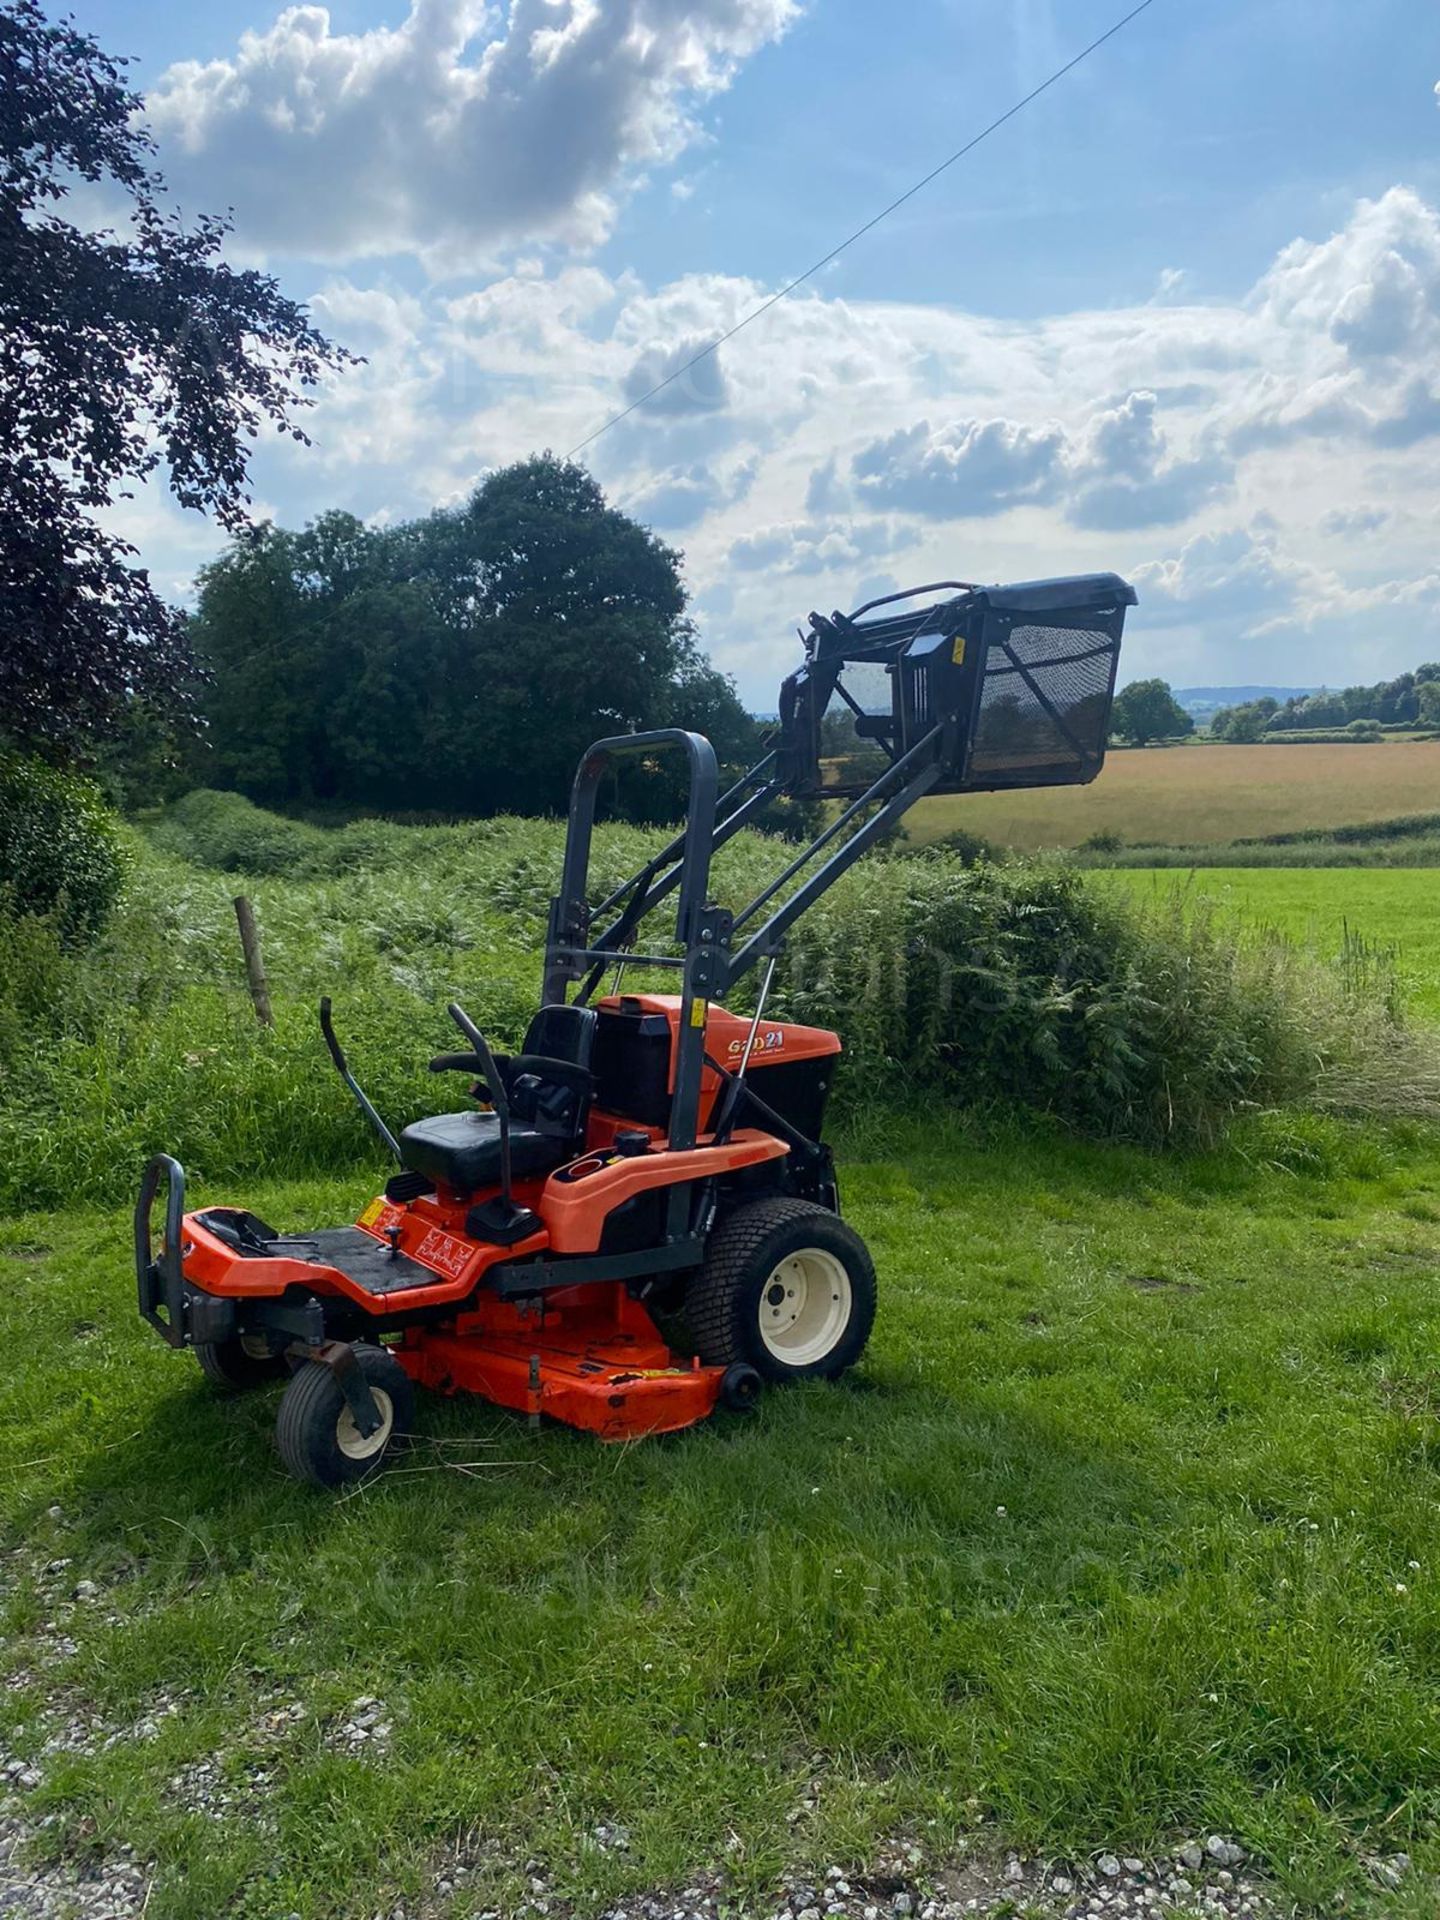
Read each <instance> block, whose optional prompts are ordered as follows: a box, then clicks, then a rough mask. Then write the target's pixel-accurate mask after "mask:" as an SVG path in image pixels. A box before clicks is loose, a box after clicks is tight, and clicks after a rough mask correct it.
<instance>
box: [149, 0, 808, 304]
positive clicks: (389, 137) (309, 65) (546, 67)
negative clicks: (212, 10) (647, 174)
mask: <svg viewBox="0 0 1440 1920" xmlns="http://www.w3.org/2000/svg"><path fill="white" fill-rule="evenodd" d="M797 11H798V0H690V3H689V4H687V5H685V6H677V5H674V4H672V3H671V0H603V4H602V0H512V3H511V5H510V7H509V10H508V16H507V17H506V18H505V20H504V21H503V24H501V23H499V22H498V18H497V10H496V9H494V8H492V7H489V6H487V5H484V4H482V0H411V10H410V14H409V17H408V19H406V20H405V21H404V23H403V24H402V25H400V26H398V27H394V28H391V27H375V28H372V29H370V30H369V31H367V32H361V33H333V32H332V31H331V28H330V16H329V14H328V12H327V11H326V9H325V8H324V7H320V6H295V7H288V8H286V9H285V11H284V12H282V13H281V14H280V15H279V16H278V17H277V18H276V19H275V21H274V22H273V24H272V25H270V26H269V27H268V28H265V29H264V30H262V31H259V32H247V33H244V34H242V35H241V37H240V41H239V44H238V46H237V47H236V49H235V51H234V53H233V54H232V55H230V56H229V57H228V58H226V59H220V60H211V61H207V62H199V61H188V60H187V61H181V62H179V63H178V64H176V65H174V66H172V67H170V68H168V69H167V70H166V72H165V73H163V74H162V75H161V76H160V79H159V80H158V81H157V82H156V84H155V85H154V87H152V89H151V90H150V93H149V96H148V101H147V110H148V113H149V117H150V120H151V122H152V124H153V126H154V128H155V130H156V132H157V134H158V135H159V136H160V138H161V140H162V142H163V144H164V148H165V158H166V165H167V169H168V171H169V173H170V175H171V177H172V179H173V181H174V184H175V185H176V187H177V188H178V189H179V190H180V192H181V194H182V196H183V197H185V198H186V199H190V198H192V197H193V198H194V199H195V200H196V201H198V202H199V203H201V204H204V205H221V206H223V205H225V204H227V203H229V204H233V206H234V208H235V211H236V217H237V222H238V225H239V230H240V233H241V235H242V237H243V238H244V239H246V240H247V241H249V242H251V243H252V244H254V245H256V246H258V247H260V248H262V249H264V250H266V251H268V252H274V253H281V254H292V255H299V256H302V257H304V258H307V259H322V260H334V259H354V258H358V257H361V256H365V255H378V254H391V253H402V252H404V253H410V252H413V253H418V254H421V255H422V256H424V257H425V258H426V260H427V261H428V262H429V263H430V265H431V266H432V268H434V269H435V270H437V271H454V270H456V269H459V268H461V267H464V266H466V265H469V264H473V263H474V262H476V261H478V260H483V259H485V258H486V257H488V256H491V255H493V254H494V253H495V252H496V250H497V249H500V248H503V247H504V246H506V245H508V244H511V243H513V242H515V241H516V240H518V239H521V238H523V239H525V240H526V241H528V242H531V243H533V241H534V239H535V238H536V237H537V236H549V237H553V238H555V239H558V240H561V241H564V242H567V243H569V244H574V245H591V244H594V243H595V242H597V241H599V240H601V239H603V238H604V236H605V235H606V233H608V231H609V230H610V227H611V224H612V222H613V220H614V217H615V213H616V207H617V202H618V199H619V197H620V196H621V195H622V194H623V193H624V191H625V190H626V188H627V187H628V186H629V185H630V184H631V183H632V182H633V181H634V179H635V178H636V176H637V174H638V173H639V172H641V171H642V170H643V169H644V168H646V167H649V166H652V165H656V164H660V163H664V162H666V161H669V160H672V159H674V158H675V157H676V156H677V155H678V154H679V153H680V152H682V151H683V150H684V148H685V147H686V146H687V145H688V144H689V143H690V141H691V140H692V139H693V138H694V137H695V135H696V132H697V125H696V121H695V118H694V115H695V111H696V108H697V107H698V106H699V105H700V104H701V103H703V102H704V101H705V100H706V99H707V98H709V97H710V96H713V95H714V94H716V93H718V92H719V91H721V90H722V89H723V88H725V87H726V86H727V85H728V84H729V82H730V80H731V79H732V77H733V76H734V74H735V72H736V71H737V69H738V68H739V67H740V66H741V65H742V64H743V63H744V62H745V61H746V60H747V59H749V58H750V57H751V56H752V55H754V54H755V53H756V52H758V51H759V49H760V48H762V47H763V46H765V45H766V44H767V43H768V42H770V41H772V40H775V39H777V38H778V37H779V36H780V35H781V34H782V33H783V32H784V31H785V30H786V28H787V27H788V26H789V24H790V23H791V21H792V20H793V19H794V18H795V16H796V13H797Z"/></svg>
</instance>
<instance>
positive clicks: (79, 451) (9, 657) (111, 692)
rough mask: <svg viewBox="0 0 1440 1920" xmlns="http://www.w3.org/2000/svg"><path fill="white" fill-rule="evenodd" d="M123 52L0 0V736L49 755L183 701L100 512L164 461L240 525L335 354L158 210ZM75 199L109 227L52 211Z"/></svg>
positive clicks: (208, 242) (287, 305)
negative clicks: (268, 444)
mask: <svg viewBox="0 0 1440 1920" xmlns="http://www.w3.org/2000/svg"><path fill="white" fill-rule="evenodd" d="M125 65H126V63H125V62H124V61H122V60H117V59H112V58H111V57H109V56H108V55H107V54H105V53H104V52H103V51H102V50H101V48H100V47H99V46H98V45H97V44H96V42H95V41H94V40H93V39H91V38H90V36H89V35H88V34H85V33H82V32H80V31H79V30H78V29H77V28H76V27H75V26H74V25H73V23H71V22H68V21H66V22H62V23H60V24H59V25H55V24H52V23H51V22H49V21H47V20H46V18H45V17H44V15H43V14H42V13H41V11H40V9H39V8H38V7H37V6H36V5H35V4H34V0H0V735H4V736H8V738H9V739H11V740H12V741H14V742H16V743H18V744H20V745H23V746H26V747H31V748H35V749H38V750H40V751H42V752H47V753H49V754H51V755H52V756H64V755H66V754H70V753H74V752H77V751H84V750H85V749H86V748H87V747H88V746H90V745H92V744H96V743H99V742H101V741H103V740H105V739H106V738H107V737H108V736H110V735H111V734H112V733H113V732H114V730H115V729H116V728H117V727H119V726H120V725H121V724H123V720H124V716H125V714H126V713H127V711H129V710H131V709H132V707H133V705H134V704H135V703H137V702H143V703H144V706H145V707H146V709H148V710H150V711H152V712H154V713H155V714H156V715H157V718H161V719H162V720H169V721H173V720H175V719H176V718H181V719H183V718H184V716H185V715H186V713H187V712H188V710H189V708H190V705H191V703H192V701H193V699H194V690H195V686H196V680H197V675H196V670H195V664H194V661H193V660H192V657H191V654H190V649H189V646H188V644H187V641H186V634H185V621H184V618H183V616H182V615H180V614H178V613H177V612H176V611H175V610H174V609H172V608H170V607H168V606H167V605H166V604H165V603H164V601H163V600H162V599H161V598H160V596H159V595H158V594H157V593H156V591H155V589H154V587H153V585H152V584H151V581H150V578H149V575H148V574H147V573H146V571H145V569H144V568H143V567H142V566H140V565H138V564H137V559H138V556H137V553H136V549H135V548H134V547H133V546H132V545H131V544H130V543H128V542H127V541H125V540H124V539H122V538H120V537H118V536H117V534H116V533H115V532H114V531H113V530H111V529H110V528H108V527H107V526H106V525H105V524H104V513H105V509H106V508H107V507H109V506H111V505H112V504H113V503H114V502H115V501H117V500H120V499H123V498H125V497H127V496H128V495H130V494H131V493H133V491H134V489H135V487H136V486H137V485H138V484H141V483H143V482H144V481H145V480H146V479H147V478H148V477H149V476H151V475H152V474H159V473H163V474H165V475H167V476H168V479H169V483H170V486H171V488H172V489H173V491H174V493H175V496H176V498H177V499H179V500H180V501H181V503H182V504H183V505H185V506H187V507H192V508H196V509H198V510H200V511H203V512H209V513H212V514H214V515H215V517H216V518H217V519H218V520H219V522H220V523H221V525H222V526H224V527H225V528H226V529H227V531H229V532H231V533H232V534H233V533H238V532H240V531H242V530H243V528H244V527H245V525H246V521H247V513H246V508H247V492H246V488H247V479H248V467H249V458H250V451H251V443H252V442H253V441H254V440H255V438H256V436H257V435H258V434H259V433H260V432H261V430H262V429H264V428H267V427H268V428H269V429H271V430H273V431H276V432H279V433H282V434H288V435H290V436H291V437H292V438H294V439H296V440H300V441H304V440H305V439H306V436H305V434H304V432H303V430H302V429H301V427H300V426H299V425H298V424H297V420H298V416H299V414H300V411H301V409H303V408H305V407H307V406H310V405H312V404H313V398H312V396H311V394H310V392H309V389H312V388H313V387H315V385H316V384H317V382H318V381H320V380H321V379H322V378H323V377H324V376H325V375H326V374H327V373H328V372H329V371H331V370H332V369H335V368H338V367H340V366H342V365H344V364H345V363H347V362H348V361H350V360H351V359H352V358H353V356H352V355H350V354H348V353H346V352H345V351H344V349H342V348H339V347H336V346H334V345H332V344H331V343H330V342H329V341H327V340H326V339H324V338H323V336H322V335H321V334H319V333H318V332H316V330H315V329H314V327H312V326H311V325H310V322H309V319H308V316H307V314H306V312H305V309H304V308H303V307H300V306H297V305H296V304H295V303H294V302H293V301H291V300H288V299H286V298H285V297H284V296H283V295H282V294H281V292H280V290H279V288H278V287H277V285H276V283H275V281H274V280H273V279H271V278H269V277H268V276H267V275H265V274H263V273H258V272H239V271H235V270H233V269H232V268H230V267H228V266H227V265H226V264H225V262H224V261H223V259H221V257H220V250H221V246H222V244H223V241H224V238H225V235H226V233H227V232H228V230H229V224H230V223H229V221H228V219H222V218H216V217H213V216H209V217H204V218H201V219H200V220H199V221H197V222H196V223H195V224H193V225H191V226H187V225H186V224H185V223H184V222H183V221H182V220H181V218H180V216H179V214H178V213H177V212H175V211H174V210H173V209H172V208H171V207H170V206H169V205H168V204H167V202H166V197H165V188H164V182H163V181H162V179H161V177H160V175H159V174H158V173H157V172H156V171H155V168H154V165H153V157H154V146H153V142H152V141H151V140H150V138H149V137H148V135H147V134H146V133H145V132H144V130H143V124H142V122H141V119H140V109H141V106H142V102H141V100H140V98H139V96H138V95H137V94H136V93H135V92H134V91H133V90H132V89H131V88H130V87H129V86H128V85H127V84H126V78H125ZM77 191H79V192H83V194H84V198H85V201H86V203H87V204H94V205H96V206H99V207H101V208H105V209H107V210H108V211H106V212H105V213H103V214H102V215H101V218H102V219H104V220H106V221H108V222H109V224H108V225H105V226H97V225H94V224H91V223H87V222H85V221H83V220H75V219H67V218H65V217H64V213H65V210H66V203H67V201H68V202H70V204H71V207H72V208H73V207H74V205H75V196H76V194H77Z"/></svg>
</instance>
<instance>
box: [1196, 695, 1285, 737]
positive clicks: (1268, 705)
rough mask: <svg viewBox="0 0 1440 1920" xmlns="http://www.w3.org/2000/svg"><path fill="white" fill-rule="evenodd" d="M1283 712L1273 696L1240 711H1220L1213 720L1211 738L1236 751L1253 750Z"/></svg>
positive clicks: (1265, 697) (1244, 705) (1218, 708)
mask: <svg viewBox="0 0 1440 1920" xmlns="http://www.w3.org/2000/svg"><path fill="white" fill-rule="evenodd" d="M1283 711H1284V709H1283V708H1281V706H1280V704H1279V702H1278V701H1277V700H1275V699H1274V698H1273V697H1272V696H1271V695H1270V694H1268V693H1266V694H1262V695H1261V697H1260V698H1259V699H1258V700H1248V701H1246V702H1245V703H1244V704H1243V705H1241V706H1238V707H1217V708H1216V710H1215V712H1214V714H1213V715H1212V716H1211V720H1210V738H1211V739H1212V740H1224V741H1226V742H1228V743H1229V745H1231V746H1234V747H1246V746H1253V745H1254V744H1255V742H1256V741H1257V740H1259V739H1260V738H1261V736H1262V735H1263V734H1265V733H1266V732H1267V731H1268V730H1269V728H1270V726H1271V724H1272V722H1273V723H1276V724H1279V722H1278V716H1279V715H1280V714H1281V713H1282V712H1283Z"/></svg>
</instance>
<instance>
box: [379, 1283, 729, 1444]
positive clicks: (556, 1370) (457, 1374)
mask: <svg viewBox="0 0 1440 1920" xmlns="http://www.w3.org/2000/svg"><path fill="white" fill-rule="evenodd" d="M496 1305H498V1303H494V1305H492V1304H491V1303H488V1302H487V1303H486V1306H487V1311H484V1312H481V1313H477V1314H475V1315H463V1316H462V1317H461V1318H460V1320H459V1321H458V1322H457V1323H456V1326H455V1328H454V1330H453V1331H435V1332H431V1331H428V1330H417V1331H415V1332H414V1333H413V1334H407V1335H406V1337H405V1339H404V1340H403V1341H402V1343H401V1345H400V1346H399V1348H397V1349H396V1358H397V1359H398V1360H399V1362H400V1364H401V1366H402V1367H403V1368H404V1369H405V1371H406V1373H407V1374H409V1376H410V1378H411V1379H412V1380H413V1381H414V1382H415V1383H416V1385H417V1386H423V1387H429V1388H430V1389H431V1390H432V1391H434V1392H437V1393H456V1392H462V1393H478V1394H480V1395H481V1396H482V1398H484V1399H486V1400H490V1401H493V1402H494V1404H495V1405H496V1406H500V1407H508V1408H510V1409H511V1410H512V1411H514V1412H516V1413H526V1414H529V1415H530V1417H531V1420H532V1423H533V1422H538V1421H539V1419H540V1417H541V1416H542V1415H543V1416H545V1417H546V1418H549V1419H554V1420H562V1421H564V1422H565V1424H566V1425H567V1426H572V1427H581V1428H584V1429H585V1431H586V1432H588V1433H593V1434H595V1435H596V1436H597V1437H598V1438H599V1439H601V1440H634V1439H639V1438H641V1437H643V1436H644V1435H646V1434H653V1433H673V1432H675V1431H676V1430H677V1429H678V1428H681V1427H688V1426H693V1425H694V1423H695V1422H696V1421H697V1420H703V1419H705V1418H706V1417H707V1416H708V1415H709V1414H711V1413H713V1412H714V1410H715V1405H716V1402H717V1401H718V1400H719V1398H720V1392H721V1383H722V1380H723V1378H724V1373H725V1369H724V1368H723V1367H702V1366H701V1365H700V1364H699V1362H698V1361H696V1362H693V1363H692V1364H691V1365H689V1366H677V1365H676V1361H675V1356H674V1355H673V1354H672V1353H671V1351H670V1349H669V1348H668V1347H667V1346H666V1344H665V1342H664V1341H663V1340H662V1339H661V1338H660V1336H659V1334H658V1333H657V1332H656V1329H655V1324H654V1322H653V1321H652V1320H651V1319H650V1316H649V1315H648V1314H647V1313H646V1312H645V1310H644V1308H643V1307H640V1306H639V1305H638V1304H637V1303H636V1302H635V1301H634V1300H632V1299H631V1298H630V1296H629V1295H628V1294H627V1293H626V1292H625V1290H624V1289H623V1288H622V1287H583V1288H582V1287H575V1288H571V1289H567V1290H565V1291H564V1292H561V1293H558V1294H552V1295H550V1296H549V1298H548V1299H546V1300H544V1301H543V1302H539V1303H537V1304H536V1305H535V1306H534V1307H533V1308H532V1309H531V1310H530V1312H529V1313H528V1314H526V1315H521V1314H520V1313H519V1312H518V1311H517V1310H513V1309H512V1310H511V1315H512V1323H511V1325H510V1326H509V1327H506V1326H504V1325H503V1324H501V1323H500V1322H499V1318H498V1315H497V1314H496V1312H495V1306H496ZM472 1323H473V1324H472Z"/></svg>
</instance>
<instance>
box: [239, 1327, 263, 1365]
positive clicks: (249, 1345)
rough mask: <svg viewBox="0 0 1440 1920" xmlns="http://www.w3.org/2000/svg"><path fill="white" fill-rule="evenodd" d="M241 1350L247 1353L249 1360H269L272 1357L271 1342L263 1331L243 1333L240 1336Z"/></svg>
mask: <svg viewBox="0 0 1440 1920" xmlns="http://www.w3.org/2000/svg"><path fill="white" fill-rule="evenodd" d="M240 1351H241V1352H242V1353H243V1354H244V1355H245V1357H246V1359H247V1360H268V1359H269V1358H270V1342H269V1341H268V1340H267V1339H266V1338H265V1336H264V1334H263V1333H242V1334H241V1336H240Z"/></svg>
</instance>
